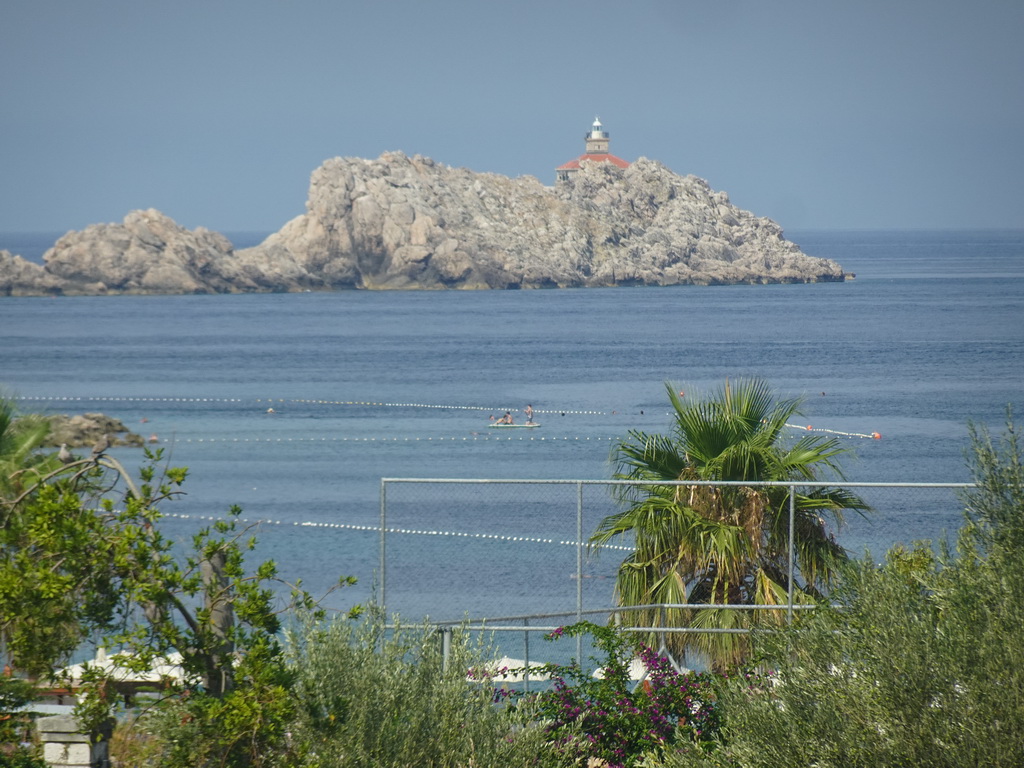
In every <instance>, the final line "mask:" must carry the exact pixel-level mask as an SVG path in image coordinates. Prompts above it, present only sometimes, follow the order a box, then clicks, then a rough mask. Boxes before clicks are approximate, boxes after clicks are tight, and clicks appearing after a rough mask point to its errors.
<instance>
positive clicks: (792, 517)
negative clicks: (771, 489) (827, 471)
mask: <svg viewBox="0 0 1024 768" xmlns="http://www.w3.org/2000/svg"><path fill="white" fill-rule="evenodd" d="M795 528H796V486H795V485H791V486H789V589H787V590H786V593H787V595H788V603H789V611H788V613H789V623H790V624H792V623H793V573H794V570H795V569H794V563H793V560H794V554H793V550H794V546H793V534H794V531H795Z"/></svg>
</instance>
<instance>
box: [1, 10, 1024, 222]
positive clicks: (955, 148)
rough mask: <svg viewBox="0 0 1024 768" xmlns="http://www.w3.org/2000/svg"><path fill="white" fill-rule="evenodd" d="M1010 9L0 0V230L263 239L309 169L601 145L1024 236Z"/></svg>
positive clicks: (785, 196)
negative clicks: (210, 232) (146, 229)
mask: <svg viewBox="0 0 1024 768" xmlns="http://www.w3.org/2000/svg"><path fill="white" fill-rule="evenodd" d="M1022 30H1024V2H1022V1H1021V0H970V1H969V0H957V1H956V2H953V1H951V0H852V1H847V2H831V1H830V0H705V2H692V1H691V0H631V1H630V2H622V0H615V1H610V0H590V1H589V2H580V1H578V0H540V1H537V2H534V0H525V1H523V2H518V1H517V0H506V1H505V2H488V1H487V0H433V1H432V2H424V1H423V0H411V1H407V0H351V1H350V0H289V1H288V2H285V0H174V2H152V1H151V0H89V2H82V0H8V2H5V3H3V4H2V5H0V117H2V119H0V232H51V231H53V232H65V231H68V230H78V229H82V228H84V227H86V226H88V225H89V224H94V223H101V222H119V221H121V220H122V219H123V218H124V216H125V215H126V214H127V213H128V212H130V211H132V210H136V209H144V208H156V209H158V210H160V211H162V212H163V213H165V214H166V215H168V216H170V217H171V218H172V219H174V220H175V221H177V222H178V223H179V224H182V225H183V226H186V227H188V228H190V229H191V228H195V227H197V226H204V227H207V228H209V229H214V230H217V231H220V232H239V231H258V232H270V231H275V230H277V229H279V228H280V227H281V226H282V225H283V224H284V223H285V222H287V221H288V220H290V219H292V218H293V217H295V216H297V215H300V214H302V213H303V212H304V210H305V201H306V194H307V189H308V184H309V176H310V173H311V172H312V171H313V170H314V169H315V168H316V167H317V166H319V165H320V164H321V163H322V162H323V161H324V160H326V159H328V158H331V157H336V156H342V157H364V158H375V157H378V156H379V155H380V154H381V153H382V152H387V151H393V150H400V151H403V152H405V153H407V154H409V155H414V154H420V155H425V156H428V157H431V158H433V159H434V160H435V161H437V162H439V163H443V164H445V165H449V166H454V167H464V168H469V169H471V170H473V171H478V172H491V173H499V174H503V175H507V176H511V177H516V176H522V175H532V176H536V177H537V178H539V179H540V180H541V181H543V182H544V183H545V184H552V183H553V181H554V168H555V167H556V166H558V165H561V164H562V163H564V162H566V161H568V160H570V159H572V158H574V157H576V156H578V155H579V154H581V153H582V152H583V149H584V143H583V137H584V134H585V133H586V132H587V131H588V130H589V128H590V125H591V123H592V122H593V120H594V118H595V117H598V116H599V117H600V119H601V122H602V123H603V124H604V127H605V129H606V130H607V131H608V132H609V133H610V135H611V147H610V150H611V152H612V153H614V154H616V155H618V156H619V157H622V158H624V159H626V160H630V161H632V160H635V159H637V158H638V157H647V158H651V159H653V160H658V161H660V162H662V163H664V164H665V165H666V166H667V167H668V168H670V169H671V170H673V171H675V172H676V173H679V174H682V175H686V174H694V175H696V176H700V177H702V178H704V179H706V180H707V181H708V183H709V184H710V185H711V187H712V188H713V189H716V190H724V191H725V192H727V193H728V194H729V196H730V198H731V200H732V202H733V203H734V204H736V205H738V206H740V207H741V208H744V209H746V210H750V211H753V212H754V213H755V214H757V215H759V216H767V217H770V218H772V219H774V220H775V221H777V222H778V223H779V224H781V225H782V226H783V228H784V229H801V230H808V229H822V230H831V229H957V228H979V229H1003V228H1024V44H1022V43H1021V31H1022Z"/></svg>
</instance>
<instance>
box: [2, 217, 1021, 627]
mask: <svg viewBox="0 0 1024 768" xmlns="http://www.w3.org/2000/svg"><path fill="white" fill-rule="evenodd" d="M789 237H790V238H791V239H793V240H795V241H796V242H797V243H799V244H800V245H801V247H802V248H803V249H804V250H805V251H806V252H807V253H810V254H813V255H817V256H825V257H829V258H833V259H835V260H837V261H838V262H839V263H840V264H842V265H843V267H844V268H845V269H846V270H847V271H853V272H856V273H857V279H856V280H855V281H852V282H847V283H843V284H822V285H783V286H735V287H713V288H703V287H676V288H660V289H658V288H652V289H647V288H629V289H626V288H622V289H608V290H601V289H593V290H574V291H509V292H404V293H367V292H348V293H333V294H293V295H247V296H172V297H102V298H61V299H20V298H13V299H12V298H3V299H0V329H2V333H3V339H4V344H3V356H2V358H0V383H2V384H3V385H5V386H6V388H7V389H8V390H10V391H13V392H14V393H15V394H17V395H19V396H21V397H22V398H24V399H25V406H26V407H30V408H34V409H44V410H50V411H59V412H67V413H73V412H84V411H94V410H101V411H104V412H106V413H108V414H111V415H113V416H116V417H118V418H121V419H122V420H123V421H124V422H125V423H126V424H127V425H129V426H130V427H132V428H133V429H135V431H137V432H139V433H141V434H143V435H148V434H150V433H155V434H157V435H158V436H159V438H160V440H161V442H162V443H163V444H165V445H167V446H170V447H171V448H172V451H173V461H174V463H175V464H179V465H187V466H188V467H189V468H190V472H191V474H190V480H189V481H188V483H187V485H186V488H187V490H188V491H189V494H188V496H187V498H185V499H184V500H181V501H178V502H175V503H174V504H173V505H172V506H171V507H168V511H174V512H176V513H178V514H191V515H198V514H204V515H217V514H222V513H223V512H224V511H225V510H226V509H227V508H228V507H229V506H230V505H231V504H236V503H237V504H240V505H242V507H243V508H244V509H245V513H246V516H247V517H250V518H265V519H273V520H280V521H282V522H283V523H293V522H297V521H304V522H317V523H334V524H343V525H348V526H357V525H367V526H372V525H375V524H376V523H377V521H378V519H379V514H380V503H379V499H380V479H381V478H382V477H422V478H430V477H442V478H456V477H457V478H549V479H550V478H578V479H602V478H607V477H608V476H609V472H610V469H609V465H608V462H607V458H608V453H609V449H610V447H611V445H612V441H613V440H614V439H615V438H617V437H620V436H623V435H624V434H625V433H626V431H627V430H628V429H630V428H640V429H645V430H650V431H657V430H661V429H664V428H666V427H667V423H668V422H667V418H666V413H667V407H666V396H665V392H664V388H663V382H665V381H672V382H676V383H677V384H678V385H679V388H680V389H684V390H686V391H687V392H689V393H692V392H696V391H698V390H700V389H707V388H711V387H715V386H717V385H719V384H720V383H721V382H722V381H723V380H724V379H725V377H727V376H730V377H736V376H742V375H756V376H761V377H764V378H766V379H768V380H769V381H770V382H771V383H772V384H773V385H774V386H775V387H776V388H777V390H778V391H779V392H780V393H781V394H784V395H787V396H789V395H802V396H806V402H805V406H804V409H803V416H801V419H802V421H801V425H803V426H806V425H811V426H813V427H814V428H816V429H827V430H833V431H836V432H848V433H857V434H870V433H872V432H878V433H881V435H882V436H883V437H882V439H881V440H873V439H870V438H860V437H850V438H844V441H845V443H844V444H845V445H847V446H848V447H849V448H850V449H852V450H853V451H855V452H856V457H855V458H851V459H850V460H848V461H847V462H846V463H845V464H844V466H845V469H846V475H847V478H848V479H849V480H854V481H875V482H882V481H894V482H963V481H967V480H969V479H970V478H969V474H968V471H967V469H966V466H965V463H964V460H963V451H964V448H965V445H966V424H967V422H968V421H974V422H978V423H983V424H987V425H990V426H991V427H992V428H994V429H996V430H998V429H999V427H1000V425H1001V424H1002V421H1003V415H1004V413H1005V408H1006V406H1007V404H1008V403H1014V404H1016V407H1017V411H1018V413H1020V412H1024V408H1022V407H1021V406H1022V404H1024V383H1022V382H1024V232H995V233H993V232H948V233H946V232H943V233H935V232H912V233H907V232H898V233H894V232H887V233H879V232H870V233H864V232H851V233H843V232H838V233H837V232H829V233H818V232H807V233H789ZM29 239H31V238H29ZM53 239H54V238H53V237H50V238H49V239H48V240H46V241H45V242H44V243H43V245H44V247H45V246H47V245H49V244H51V243H52V242H53ZM38 240H39V238H36V241H37V246H38ZM13 242H14V241H13V240H12V239H10V238H8V239H5V238H4V237H3V236H0V248H8V249H10V250H12V251H15V252H19V253H22V254H24V255H26V256H29V255H30V254H29V253H27V251H28V250H29V249H28V248H25V247H22V248H21V249H18V248H17V247H14V245H13ZM528 402H529V403H532V404H533V406H534V409H535V410H536V412H537V421H539V422H541V423H542V424H543V426H542V427H541V428H540V429H538V430H531V431H526V430H517V431H516V432H515V433H512V434H509V433H507V432H506V433H501V434H495V433H494V432H493V431H491V432H490V433H489V432H488V429H487V425H488V420H487V417H488V416H489V415H491V414H495V415H498V414H500V413H502V412H504V410H506V409H511V410H515V411H517V410H518V409H521V408H523V407H524V406H525V405H526V403H528ZM271 407H272V408H273V409H274V411H275V413H273V414H268V413H267V409H268V408H271ZM143 419H145V420H146V421H145V422H143V421H142V420H143ZM796 434H799V430H796V429H794V435H796ZM117 455H118V456H119V457H120V458H121V459H122V460H123V461H125V462H126V463H128V464H129V465H130V466H134V465H135V464H137V463H138V460H139V454H138V453H137V452H133V451H131V450H127V449H123V450H120V451H119V452H118V454H117ZM390 493H391V491H390V490H389V494H390ZM588 494H589V496H590V497H592V500H591V499H589V497H588V501H589V502H590V503H592V506H593V509H592V510H590V511H588V517H587V527H588V530H586V531H585V533H588V534H589V532H590V530H591V529H592V527H593V525H596V522H597V520H598V519H599V517H600V515H601V514H602V513H604V512H605V511H606V506H604V505H606V502H605V500H604V495H603V494H602V493H601V492H599V491H597V490H594V491H588ZM393 501H394V507H393V514H394V517H393V518H392V519H391V520H389V523H390V524H392V525H395V526H396V527H401V528H405V529H416V530H438V531H443V532H460V533H467V532H468V533H476V534H487V535H492V534H493V535H503V536H507V537H510V538H512V539H517V538H524V539H532V538H550V539H554V540H562V539H572V538H574V536H575V490H573V489H564V488H550V487H549V488H545V489H541V490H537V489H523V488H521V487H515V486H503V487H499V488H496V489H494V488H489V489H486V490H481V489H480V488H479V487H473V488H472V489H465V488H462V489H452V488H450V487H448V488H443V489H442V488H439V487H434V486H431V487H425V486H416V487H409V488H404V487H403V488H402V489H397V490H396V491H395V497H394V499H393ZM877 506H878V508H879V512H878V513H877V517H876V519H875V520H874V521H873V522H872V523H871V525H870V526H869V529H867V530H862V531H860V532H858V531H857V530H856V528H854V530H853V531H852V532H848V533H846V534H844V535H846V536H848V537H849V538H847V539H844V542H847V543H848V544H849V545H850V546H851V548H854V549H859V548H861V547H862V546H872V548H873V549H878V548H880V547H883V545H887V544H888V543H891V541H893V540H897V539H910V538H917V537H930V536H933V535H936V533H937V532H939V531H941V530H942V529H948V528H950V527H953V528H955V526H956V525H957V523H958V518H957V517H956V514H955V512H954V513H950V511H949V498H948V494H947V498H945V501H944V504H938V503H937V502H934V500H933V499H931V498H930V497H927V496H921V495H918V496H915V497H911V495H909V494H908V495H906V497H905V498H904V497H901V498H900V499H898V500H896V499H894V498H893V497H889V498H887V499H885V498H882V499H879V500H878V502H877ZM169 526H171V529H172V530H173V531H174V532H175V533H176V535H181V536H185V535H186V534H188V533H189V531H191V530H193V529H194V527H195V523H194V521H174V520H172V521H170V522H169ZM261 536H262V539H263V542H264V543H263V545H262V546H263V549H262V550H261V551H262V552H264V553H267V554H269V555H272V556H274V557H276V558H277V559H278V560H279V564H280V565H281V568H282V571H283V572H284V573H285V575H287V576H288V577H289V578H299V577H301V578H303V579H304V581H305V582H306V584H307V585H309V586H311V587H312V588H314V589H317V588H320V587H323V586H325V585H326V584H327V583H328V582H329V581H330V580H331V579H332V578H333V577H334V576H336V575H340V574H352V575H355V576H357V577H359V578H360V579H361V582H362V585H361V586H360V587H359V588H357V589H356V590H353V591H352V592H351V594H348V595H338V596H335V597H333V598H331V600H333V601H334V604H336V605H337V606H339V607H340V606H343V605H346V604H347V603H348V602H350V601H351V600H353V599H355V598H357V597H358V598H360V599H362V598H364V597H365V595H366V594H367V593H368V590H369V588H370V585H371V584H372V583H373V580H374V572H375V569H376V564H377V555H378V538H377V534H376V533H372V532H361V531H358V530H354V529H352V528H346V529H334V528H332V529H320V528H311V527H302V528H296V527H294V526H291V525H276V526H275V525H270V526H266V527H265V528H264V530H263V532H262V534H261ZM388 553H389V563H391V562H393V563H394V566H392V565H389V573H388V598H389V599H388V604H389V607H395V608H397V609H399V610H401V611H402V612H403V614H405V615H415V616H419V615H422V614H423V613H430V614H431V615H434V616H436V617H439V618H450V617H452V616H453V615H454V616H456V617H457V616H459V615H461V613H462V612H463V611H470V612H471V613H473V614H474V615H479V614H480V613H482V612H486V613H490V614H491V615H494V614H495V613H498V614H509V613H518V612H527V611H528V610H530V609H532V608H537V609H545V610H554V609H555V608H556V607H558V606H561V607H565V606H566V605H567V604H571V603H572V601H573V600H574V597H575V584H574V583H573V582H572V580H571V579H570V574H571V573H572V571H573V569H574V567H575V552H574V550H572V549H571V548H570V547H566V546H561V545H558V544H545V543H537V542H530V541H525V542H523V541H508V540H486V539H479V538H472V539H470V538H468V537H451V536H436V535H435V536H431V535H421V534H408V535H401V536H394V537H389V540H388ZM613 567H614V557H613V556H609V555H608V554H607V553H606V554H605V555H602V558H601V559H600V560H599V561H597V562H596V563H593V564H591V565H588V569H590V571H589V575H591V576H592V578H591V579H589V580H588V582H587V585H586V591H587V596H588V600H591V601H593V604H595V605H605V604H608V602H609V600H610V589H611V582H610V579H609V578H608V575H609V574H610V572H611V570H612V569H613ZM392 569H393V570H392ZM538 606H539V607H538Z"/></svg>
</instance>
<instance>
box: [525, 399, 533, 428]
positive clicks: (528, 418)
mask: <svg viewBox="0 0 1024 768" xmlns="http://www.w3.org/2000/svg"><path fill="white" fill-rule="evenodd" d="M525 413H526V423H527V424H533V406H532V405H530V404H529V403H527V405H526V411H525Z"/></svg>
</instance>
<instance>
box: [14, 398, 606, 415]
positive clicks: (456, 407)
mask: <svg viewBox="0 0 1024 768" xmlns="http://www.w3.org/2000/svg"><path fill="white" fill-rule="evenodd" d="M18 399H19V400H28V401H34V402H44V401H45V402H125V403H245V402H254V403H257V404H263V405H265V404H268V403H276V404H282V403H298V404H303V405H358V406H364V407H365V406H371V407H378V408H431V409H438V410H445V411H483V412H487V413H498V412H504V411H512V412H514V413H519V412H521V411H522V410H523V409H522V408H511V407H509V406H505V405H501V406H497V405H496V406H486V405H464V404H458V403H397V402H383V401H376V400H326V399H309V398H287V397H276V398H275V397H266V398H264V397H257V398H256V399H255V400H246V399H243V398H240V397H128V396H113V395H101V396H95V397H92V396H89V397H83V396H57V397H47V396H44V395H26V396H21V397H19V398H18ZM544 413H547V414H559V415H562V416H568V415H576V416H579V415H589V416H607V415H608V411H594V410H579V409H563V408H555V409H547V410H545V409H541V408H537V409H534V414H544Z"/></svg>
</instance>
